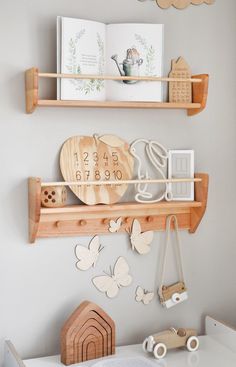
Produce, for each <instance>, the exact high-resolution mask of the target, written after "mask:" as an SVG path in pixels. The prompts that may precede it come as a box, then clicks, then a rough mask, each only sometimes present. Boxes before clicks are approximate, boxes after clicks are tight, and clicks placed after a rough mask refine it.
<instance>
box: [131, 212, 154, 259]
mask: <svg viewBox="0 0 236 367" xmlns="http://www.w3.org/2000/svg"><path fill="white" fill-rule="evenodd" d="M153 235H154V232H153V231H147V232H142V230H141V225H140V223H139V221H138V219H134V220H133V223H132V228H131V233H130V242H131V245H132V250H134V249H135V250H136V251H137V252H138V253H139V254H141V255H144V254H147V253H148V252H149V251H150V249H151V248H150V244H151V242H152V240H153Z"/></svg>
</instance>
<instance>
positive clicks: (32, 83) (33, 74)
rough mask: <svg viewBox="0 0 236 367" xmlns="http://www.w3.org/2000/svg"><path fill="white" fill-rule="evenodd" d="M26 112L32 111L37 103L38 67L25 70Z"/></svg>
mask: <svg viewBox="0 0 236 367" xmlns="http://www.w3.org/2000/svg"><path fill="white" fill-rule="evenodd" d="M25 103H26V112H27V113H32V112H34V110H35V108H36V106H37V104H38V69H37V68H31V69H29V70H26V72H25Z"/></svg>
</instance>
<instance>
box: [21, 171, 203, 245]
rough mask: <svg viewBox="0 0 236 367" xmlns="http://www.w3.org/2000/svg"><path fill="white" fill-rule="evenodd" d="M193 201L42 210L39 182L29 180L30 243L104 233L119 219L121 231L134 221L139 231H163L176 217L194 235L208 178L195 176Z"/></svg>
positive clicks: (36, 179) (127, 228) (181, 226)
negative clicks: (169, 218) (173, 215)
mask: <svg viewBox="0 0 236 367" xmlns="http://www.w3.org/2000/svg"><path fill="white" fill-rule="evenodd" d="M195 177H196V178H200V179H201V181H200V182H196V183H195V201H190V202H187V201H185V202H176V201H173V202H166V201H162V202H159V203H156V204H148V203H147V204H139V203H136V202H133V203H118V204H113V205H94V206H88V205H71V206H66V207H63V208H42V207H41V187H42V186H41V179H40V178H35V177H31V178H29V180H28V185H29V242H30V243H34V242H35V241H36V239H37V238H44V237H65V236H78V235H95V234H106V233H110V232H109V231H108V227H109V221H110V219H116V218H119V217H122V221H123V224H122V227H121V229H120V231H122V232H126V231H127V230H129V229H130V226H131V224H132V221H133V219H134V218H137V219H138V220H139V221H140V223H141V226H142V231H147V230H154V231H162V230H165V225H166V217H167V216H168V215H170V214H176V215H177V217H178V221H179V227H180V228H181V229H187V230H189V232H190V233H194V232H195V231H196V229H197V227H198V225H199V224H200V222H201V219H202V217H203V215H204V213H205V210H206V205H207V196H208V180H209V178H208V175H207V174H204V173H199V174H196V175H195Z"/></svg>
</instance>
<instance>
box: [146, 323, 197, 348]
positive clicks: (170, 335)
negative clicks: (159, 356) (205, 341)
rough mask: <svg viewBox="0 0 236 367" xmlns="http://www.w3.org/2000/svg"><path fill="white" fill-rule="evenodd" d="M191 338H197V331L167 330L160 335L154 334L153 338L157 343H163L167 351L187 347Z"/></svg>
mask: <svg viewBox="0 0 236 367" xmlns="http://www.w3.org/2000/svg"><path fill="white" fill-rule="evenodd" d="M191 336H197V331H196V330H195V329H181V328H180V329H176V332H175V331H174V330H171V329H170V330H165V331H162V332H160V333H157V334H154V335H153V338H154V341H155V343H163V344H165V346H166V347H167V349H174V348H181V347H185V346H186V344H187V340H188V339H189V338H190V337H191Z"/></svg>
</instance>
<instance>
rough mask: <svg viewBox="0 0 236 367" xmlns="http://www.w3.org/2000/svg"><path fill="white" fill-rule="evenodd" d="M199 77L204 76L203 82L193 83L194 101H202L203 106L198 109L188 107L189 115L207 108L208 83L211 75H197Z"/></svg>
mask: <svg viewBox="0 0 236 367" xmlns="http://www.w3.org/2000/svg"><path fill="white" fill-rule="evenodd" d="M196 76H197V77H201V78H202V83H200V84H193V86H192V101H193V103H200V104H201V107H200V108H199V109H198V110H196V109H194V108H191V107H190V108H188V109H187V110H188V112H187V113H188V116H194V115H196V114H198V113H200V112H202V111H203V110H204V109H205V108H206V104H207V97H208V84H209V75H207V74H201V75H196Z"/></svg>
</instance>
